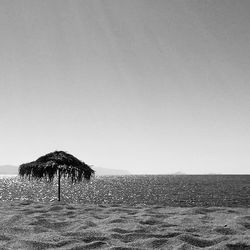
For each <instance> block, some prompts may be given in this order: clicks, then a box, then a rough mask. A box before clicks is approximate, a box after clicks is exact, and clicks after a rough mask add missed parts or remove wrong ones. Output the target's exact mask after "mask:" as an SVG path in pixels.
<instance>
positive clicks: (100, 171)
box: [0, 165, 131, 176]
mask: <svg viewBox="0 0 250 250" xmlns="http://www.w3.org/2000/svg"><path fill="white" fill-rule="evenodd" d="M93 169H94V170H95V171H96V175H97V176H100V175H130V174H131V173H129V172H128V171H127V170H118V169H109V168H98V167H93ZM17 174H18V166H13V165H1V166H0V175H17Z"/></svg>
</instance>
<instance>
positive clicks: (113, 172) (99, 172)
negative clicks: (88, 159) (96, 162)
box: [94, 167, 131, 175]
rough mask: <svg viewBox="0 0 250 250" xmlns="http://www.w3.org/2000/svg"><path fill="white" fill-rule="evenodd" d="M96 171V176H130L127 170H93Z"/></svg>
mask: <svg viewBox="0 0 250 250" xmlns="http://www.w3.org/2000/svg"><path fill="white" fill-rule="evenodd" d="M94 170H95V171H96V175H131V173H130V172H129V171H127V170H122V169H121V170H118V169H110V168H100V167H99V168H97V167H96V168H94Z"/></svg>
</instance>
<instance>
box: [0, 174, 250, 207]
mask: <svg viewBox="0 0 250 250" xmlns="http://www.w3.org/2000/svg"><path fill="white" fill-rule="evenodd" d="M61 195H62V200H63V201H65V202H72V203H88V204H89V203H90V204H127V205H139V204H150V205H151V204H154V205H165V206H182V207H192V206H227V207H250V175H179V176H171V175H132V176H112V177H111V176H110V177H96V178H94V179H93V180H92V181H91V182H89V183H87V182H83V183H80V184H71V183H70V182H68V181H67V180H62V189H61ZM56 197H57V185H56V180H55V182H54V184H53V183H48V182H46V181H28V180H21V179H19V178H17V177H16V178H3V179H0V200H1V201H13V200H34V201H43V202H48V201H53V200H56Z"/></svg>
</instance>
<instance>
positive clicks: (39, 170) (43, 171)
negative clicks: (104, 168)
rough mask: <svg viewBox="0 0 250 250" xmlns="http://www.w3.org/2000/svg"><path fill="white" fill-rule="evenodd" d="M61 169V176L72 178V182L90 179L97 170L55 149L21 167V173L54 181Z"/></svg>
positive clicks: (24, 175) (25, 175)
mask: <svg viewBox="0 0 250 250" xmlns="http://www.w3.org/2000/svg"><path fill="white" fill-rule="evenodd" d="M58 169H60V174H61V176H64V177H67V178H71V180H72V182H76V181H82V179H87V180H89V179H90V178H91V176H93V175H94V173H95V171H94V170H93V169H92V168H91V167H90V166H89V165H87V164H86V163H84V162H83V161H80V160H78V159H77V158H76V157H74V156H73V155H71V154H68V153H66V152H64V151H55V152H52V153H49V154H46V155H44V156H41V157H39V158H38V159H37V160H36V161H32V162H29V163H25V164H22V165H20V167H19V175H20V176H23V177H32V178H35V179H41V178H46V179H49V180H50V181H52V180H53V179H54V177H55V176H56V175H57V174H58Z"/></svg>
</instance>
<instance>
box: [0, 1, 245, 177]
mask: <svg viewBox="0 0 250 250" xmlns="http://www.w3.org/2000/svg"><path fill="white" fill-rule="evenodd" d="M249 13H250V1H249V0H237V1H235V0H220V1H216V0H185V1H184V0H172V1H171V0H169V1H166V0H148V1H147V0H137V1H134V0H126V1H124V0H105V1H103V0H99V1H97V0H82V1H77V0H74V1H65V0H53V1H51V0H43V1H41V0H29V1H28V0H12V1H9V0H1V1H0V31H1V39H0V165H1V164H13V165H19V164H21V163H25V162H29V161H32V160H35V159H36V158H38V157H39V156H41V155H43V154H45V153H48V152H51V151H54V150H66V151H68V152H69V153H71V154H73V155H75V156H76V157H78V158H79V159H81V160H83V161H85V162H86V163H88V164H93V165H95V166H98V167H104V168H114V169H127V170H129V171H130V172H131V173H134V174H167V173H172V172H176V171H182V172H185V173H192V174H202V173H231V174H235V173H239V174H240V173H241V174H250V15H249Z"/></svg>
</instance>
